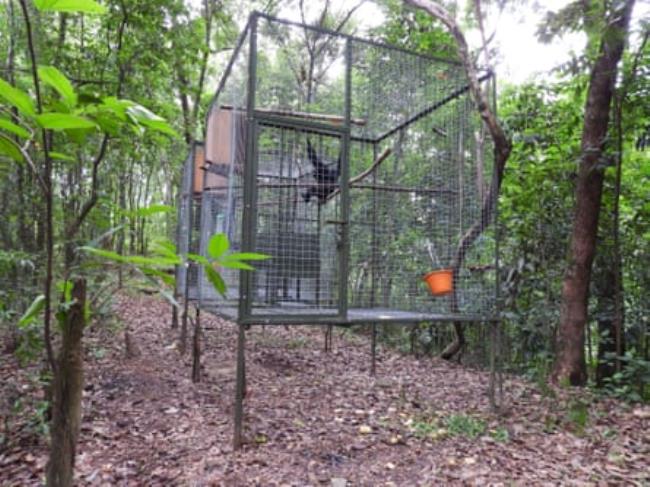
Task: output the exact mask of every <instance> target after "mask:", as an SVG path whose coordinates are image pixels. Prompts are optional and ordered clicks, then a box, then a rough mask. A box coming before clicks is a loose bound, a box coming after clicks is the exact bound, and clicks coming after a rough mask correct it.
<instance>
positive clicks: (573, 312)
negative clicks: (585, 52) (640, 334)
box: [552, 0, 634, 385]
mask: <svg viewBox="0 0 650 487" xmlns="http://www.w3.org/2000/svg"><path fill="white" fill-rule="evenodd" d="M633 5H634V0H627V1H626V2H625V3H624V4H623V7H622V9H621V10H620V11H614V12H612V16H611V19H607V20H608V23H607V28H605V29H604V31H603V34H602V39H601V45H600V51H599V54H598V57H597V59H596V61H595V63H594V65H593V68H592V71H591V79H590V81H589V88H588V92H587V103H586V106H585V115H584V126H583V131H582V142H581V151H582V157H581V161H580V167H579V169H578V180H577V185H576V207H575V215H574V220H573V229H572V232H571V245H570V254H569V262H568V265H567V269H566V271H565V275H564V282H563V285H562V303H561V308H560V324H559V328H558V334H557V343H556V345H557V356H556V358H555V365H554V368H553V373H552V380H553V381H555V382H568V383H570V384H572V385H584V384H585V382H586V380H587V368H586V364H585V351H584V343H585V325H586V323H587V304H588V299H589V283H590V278H591V267H592V263H593V260H594V254H595V250H596V235H597V231H598V216H599V213H600V206H601V195H602V189H603V179H604V169H605V167H604V166H605V165H604V164H603V146H604V143H605V137H606V135H607V128H608V124H609V111H610V105H611V100H612V95H613V91H614V86H615V82H616V76H617V72H618V70H617V65H618V63H619V61H620V59H621V56H622V54H623V47H624V45H625V40H626V37H627V29H628V25H629V22H630V16H631V13H632V7H633ZM612 19H613V20H612Z"/></svg>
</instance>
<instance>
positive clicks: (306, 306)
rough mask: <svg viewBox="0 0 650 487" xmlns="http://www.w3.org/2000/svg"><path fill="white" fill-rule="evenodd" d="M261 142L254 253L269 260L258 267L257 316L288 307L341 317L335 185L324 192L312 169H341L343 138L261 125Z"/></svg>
mask: <svg viewBox="0 0 650 487" xmlns="http://www.w3.org/2000/svg"><path fill="white" fill-rule="evenodd" d="M257 140H258V144H257V151H256V154H257V161H258V171H257V181H256V184H257V205H256V210H257V211H256V225H255V227H256V231H255V249H256V250H257V251H258V252H263V253H266V254H268V255H271V256H272V259H270V260H268V261H264V262H261V263H260V264H258V265H257V266H256V267H257V269H258V270H257V272H255V274H254V276H253V277H254V279H253V313H254V314H265V313H268V312H272V313H273V312H275V311H273V310H271V311H269V308H274V307H285V308H289V307H291V308H294V309H302V310H303V311H304V312H319V313H325V314H328V313H329V314H336V313H337V312H338V293H337V286H338V245H337V242H338V235H337V232H338V229H337V223H336V222H337V221H338V220H339V196H338V192H337V191H336V188H337V187H338V184H337V182H335V184H334V185H332V187H330V188H324V187H323V185H319V182H318V181H316V180H315V178H314V174H315V167H314V164H323V165H324V166H325V168H326V170H331V171H336V170H338V169H337V161H338V158H339V156H340V154H341V145H340V139H339V137H337V136H332V135H323V134H315V133H313V132H312V133H310V132H307V131H303V130H296V129H292V128H289V127H276V126H269V125H261V126H260V128H259V131H258V136H257ZM308 144H309V146H310V147H311V150H312V158H315V160H312V158H310V157H309V150H308Z"/></svg>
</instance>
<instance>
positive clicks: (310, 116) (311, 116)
mask: <svg viewBox="0 0 650 487" xmlns="http://www.w3.org/2000/svg"><path fill="white" fill-rule="evenodd" d="M221 108H223V109H224V110H232V109H233V107H232V105H221ZM255 112H256V113H267V114H269V115H278V116H281V117H295V118H304V119H307V120H318V121H321V122H329V123H333V124H335V125H341V124H342V123H343V122H345V118H344V117H341V116H339V115H328V114H326V113H308V112H294V111H293V110H273V109H270V108H256V109H255ZM350 123H352V124H353V125H359V126H364V125H365V124H366V123H367V121H366V120H365V119H363V118H351V119H350Z"/></svg>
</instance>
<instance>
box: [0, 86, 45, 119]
mask: <svg viewBox="0 0 650 487" xmlns="http://www.w3.org/2000/svg"><path fill="white" fill-rule="evenodd" d="M0 98H4V99H5V100H6V101H7V102H8V103H9V104H10V105H13V106H15V107H16V108H17V109H18V111H19V112H21V113H24V114H25V115H29V116H31V117H33V116H34V115H36V109H35V108H34V103H33V102H32V99H31V98H30V97H29V95H28V94H27V93H25V92H24V91H22V90H19V89H18V88H15V87H13V86H11V85H10V84H9V83H7V82H6V81H5V80H3V79H0Z"/></svg>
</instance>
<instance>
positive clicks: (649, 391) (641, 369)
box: [601, 352, 650, 402]
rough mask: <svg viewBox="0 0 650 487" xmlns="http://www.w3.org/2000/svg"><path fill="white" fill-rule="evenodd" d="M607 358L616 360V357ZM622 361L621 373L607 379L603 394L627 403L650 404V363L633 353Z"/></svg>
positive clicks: (625, 356)
mask: <svg viewBox="0 0 650 487" xmlns="http://www.w3.org/2000/svg"><path fill="white" fill-rule="evenodd" d="M607 358H608V359H611V360H614V359H615V356H612V357H607ZM620 361H621V364H622V367H621V370H620V372H616V373H614V375H613V376H612V377H608V378H606V379H605V381H604V382H605V383H604V387H603V388H602V390H601V392H602V393H603V394H605V395H608V396H613V397H616V398H618V399H622V400H623V401H627V402H650V361H647V360H644V359H643V358H642V357H638V356H635V355H634V354H632V353H631V352H628V353H626V354H625V355H624V356H623V357H621V358H620Z"/></svg>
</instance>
